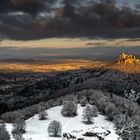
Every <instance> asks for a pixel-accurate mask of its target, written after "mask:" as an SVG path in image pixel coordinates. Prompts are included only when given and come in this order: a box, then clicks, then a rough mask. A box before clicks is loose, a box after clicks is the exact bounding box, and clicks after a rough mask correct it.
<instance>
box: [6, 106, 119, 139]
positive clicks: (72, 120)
mask: <svg viewBox="0 0 140 140" xmlns="http://www.w3.org/2000/svg"><path fill="white" fill-rule="evenodd" d="M61 109H62V106H57V107H54V108H51V109H48V110H47V113H48V119H47V120H42V121H41V120H39V119H38V115H35V116H34V117H32V118H30V119H28V120H27V121H26V124H27V128H26V130H27V132H26V134H24V138H25V140H61V139H62V137H60V138H53V137H49V135H48V133H47V129H48V125H49V123H50V122H51V121H53V120H57V121H60V122H61V124H62V132H63V133H71V134H73V133H74V132H75V134H76V133H77V135H81V134H82V133H83V132H85V131H87V130H92V131H94V130H95V131H96V132H97V131H98V132H101V133H102V132H105V133H106V132H107V131H110V132H111V133H110V134H109V135H107V136H105V140H118V139H119V137H118V135H117V134H116V133H115V126H114V124H113V123H111V122H109V121H107V120H106V117H105V116H103V115H100V114H99V115H98V117H96V118H94V124H91V125H86V124H84V123H83V122H82V111H83V107H81V106H80V105H78V115H77V116H76V117H63V116H62V115H61ZM7 129H8V131H9V132H11V130H12V125H11V124H7ZM11 137H12V135H11ZM90 139H92V140H98V139H97V138H95V139H93V137H92V138H88V140H90ZM11 140H13V138H11ZM85 140H87V138H85Z"/></svg>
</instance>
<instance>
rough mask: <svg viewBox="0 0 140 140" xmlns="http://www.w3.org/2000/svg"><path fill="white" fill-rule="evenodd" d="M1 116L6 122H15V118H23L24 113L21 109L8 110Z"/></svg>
mask: <svg viewBox="0 0 140 140" xmlns="http://www.w3.org/2000/svg"><path fill="white" fill-rule="evenodd" d="M1 118H2V120H3V121H4V122H7V123H13V122H14V121H15V120H17V119H20V118H23V113H22V112H21V111H13V112H7V113H4V114H3V115H2V116H1Z"/></svg>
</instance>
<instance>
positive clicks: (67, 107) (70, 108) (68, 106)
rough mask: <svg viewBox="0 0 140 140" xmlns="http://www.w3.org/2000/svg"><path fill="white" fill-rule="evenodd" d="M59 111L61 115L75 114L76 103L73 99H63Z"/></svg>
mask: <svg viewBox="0 0 140 140" xmlns="http://www.w3.org/2000/svg"><path fill="white" fill-rule="evenodd" d="M61 112H62V115H63V116H75V115H77V104H76V103H75V102H74V101H64V103H63V108H62V111H61Z"/></svg>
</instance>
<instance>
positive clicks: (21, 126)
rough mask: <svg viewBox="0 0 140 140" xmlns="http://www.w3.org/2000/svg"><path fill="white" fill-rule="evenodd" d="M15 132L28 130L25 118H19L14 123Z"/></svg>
mask: <svg viewBox="0 0 140 140" xmlns="http://www.w3.org/2000/svg"><path fill="white" fill-rule="evenodd" d="M13 132H19V133H22V134H23V133H25V132H26V123H25V121H24V120H23V119H18V120H16V121H15V123H13V130H12V133H13Z"/></svg>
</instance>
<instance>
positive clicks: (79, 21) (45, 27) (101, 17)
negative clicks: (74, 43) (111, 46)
mask: <svg viewBox="0 0 140 140" xmlns="http://www.w3.org/2000/svg"><path fill="white" fill-rule="evenodd" d="M114 1H115V0H100V2H99V0H1V1H0V2H1V3H0V38H1V39H12V40H35V39H42V38H48V37H75V36H76V37H79V36H82V37H97V36H99V37H100V36H101V37H107V38H112V37H114V38H116V37H117V38H120V37H139V36H140V10H139V9H140V2H139V0H116V2H114Z"/></svg>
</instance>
